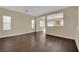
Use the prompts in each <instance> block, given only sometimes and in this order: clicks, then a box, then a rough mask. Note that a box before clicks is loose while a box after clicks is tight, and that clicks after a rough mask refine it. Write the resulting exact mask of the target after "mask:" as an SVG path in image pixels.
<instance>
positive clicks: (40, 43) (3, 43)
mask: <svg viewBox="0 0 79 59" xmlns="http://www.w3.org/2000/svg"><path fill="white" fill-rule="evenodd" d="M77 51H78V49H77V46H76V43H75V41H74V40H69V39H63V38H58V37H53V36H49V35H46V37H45V36H44V34H43V33H42V32H38V33H30V34H23V35H18V36H13V37H7V38H0V52H77Z"/></svg>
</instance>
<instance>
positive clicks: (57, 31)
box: [46, 7, 78, 39]
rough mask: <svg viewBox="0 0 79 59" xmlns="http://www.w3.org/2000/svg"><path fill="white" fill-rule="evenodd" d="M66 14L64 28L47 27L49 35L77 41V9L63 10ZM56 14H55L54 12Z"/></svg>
mask: <svg viewBox="0 0 79 59" xmlns="http://www.w3.org/2000/svg"><path fill="white" fill-rule="evenodd" d="M61 11H62V12H63V13H64V18H63V20H64V26H63V27H59V28H58V27H53V28H50V27H47V29H46V31H47V34H50V35H55V36H60V37H66V38H71V39H75V33H76V27H77V24H78V23H77V21H78V20H77V18H78V16H77V14H78V11H77V7H69V8H66V9H63V10H61ZM57 12H58V11H57ZM54 13H55V12H54Z"/></svg>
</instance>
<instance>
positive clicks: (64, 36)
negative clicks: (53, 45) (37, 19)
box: [46, 33, 75, 40]
mask: <svg viewBox="0 0 79 59" xmlns="http://www.w3.org/2000/svg"><path fill="white" fill-rule="evenodd" d="M46 34H48V33H46ZM48 35H51V36H52V35H53V34H48ZM54 36H59V37H63V38H69V39H74V40H75V38H71V37H67V36H62V35H54Z"/></svg>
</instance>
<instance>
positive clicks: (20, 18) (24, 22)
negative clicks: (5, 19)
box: [0, 8, 34, 37]
mask: <svg viewBox="0 0 79 59" xmlns="http://www.w3.org/2000/svg"><path fill="white" fill-rule="evenodd" d="M2 16H11V17H12V29H11V31H3V30H2ZM32 19H34V17H33V16H31V15H27V14H23V13H18V12H14V11H10V10H6V9H3V8H0V37H6V36H13V35H18V34H24V33H30V32H34V30H33V29H32V28H31V27H32V26H31V20H32Z"/></svg>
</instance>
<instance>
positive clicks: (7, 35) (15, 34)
mask: <svg viewBox="0 0 79 59" xmlns="http://www.w3.org/2000/svg"><path fill="white" fill-rule="evenodd" d="M29 33H33V31H32V32H26V33H18V34H12V35H5V36H1V37H0V38H5V37H11V36H16V35H22V34H29Z"/></svg>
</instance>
